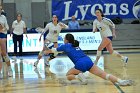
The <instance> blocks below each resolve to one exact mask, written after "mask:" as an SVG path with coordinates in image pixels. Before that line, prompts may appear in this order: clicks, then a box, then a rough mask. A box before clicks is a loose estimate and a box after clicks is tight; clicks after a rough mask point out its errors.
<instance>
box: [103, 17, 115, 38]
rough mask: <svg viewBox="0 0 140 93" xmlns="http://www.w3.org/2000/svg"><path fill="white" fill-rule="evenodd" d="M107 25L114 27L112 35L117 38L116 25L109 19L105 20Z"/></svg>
mask: <svg viewBox="0 0 140 93" xmlns="http://www.w3.org/2000/svg"><path fill="white" fill-rule="evenodd" d="M105 23H106V24H107V25H109V26H111V27H112V35H113V37H114V38H116V31H115V24H114V23H113V22H112V21H111V20H110V19H108V18H105Z"/></svg>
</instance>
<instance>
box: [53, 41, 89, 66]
mask: <svg viewBox="0 0 140 93" xmlns="http://www.w3.org/2000/svg"><path fill="white" fill-rule="evenodd" d="M56 50H57V51H64V52H65V53H66V54H67V56H68V57H69V58H70V59H71V60H72V62H73V63H74V64H75V63H76V62H77V61H78V60H80V59H81V58H83V57H87V55H85V54H84V52H83V51H82V50H81V49H80V47H73V46H72V44H71V43H66V44H63V45H61V46H60V47H58V48H57V49H56Z"/></svg>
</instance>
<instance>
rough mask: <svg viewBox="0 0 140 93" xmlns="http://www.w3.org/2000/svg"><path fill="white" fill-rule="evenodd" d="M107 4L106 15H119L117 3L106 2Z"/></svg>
mask: <svg viewBox="0 0 140 93" xmlns="http://www.w3.org/2000/svg"><path fill="white" fill-rule="evenodd" d="M104 5H105V6H106V9H105V14H104V15H118V13H117V7H116V4H104ZM111 6H112V10H113V11H112V13H110V11H109V10H110V7H111Z"/></svg>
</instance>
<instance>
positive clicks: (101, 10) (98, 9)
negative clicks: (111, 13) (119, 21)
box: [96, 9, 105, 17]
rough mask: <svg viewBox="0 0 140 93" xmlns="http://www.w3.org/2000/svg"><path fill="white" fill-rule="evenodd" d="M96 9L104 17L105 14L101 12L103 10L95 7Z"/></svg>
mask: <svg viewBox="0 0 140 93" xmlns="http://www.w3.org/2000/svg"><path fill="white" fill-rule="evenodd" d="M97 10H98V11H100V13H101V16H102V17H105V15H104V13H103V11H102V10H101V9H96V11H97Z"/></svg>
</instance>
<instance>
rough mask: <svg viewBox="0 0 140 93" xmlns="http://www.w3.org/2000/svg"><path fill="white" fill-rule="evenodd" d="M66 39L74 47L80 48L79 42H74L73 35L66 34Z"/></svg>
mask: <svg viewBox="0 0 140 93" xmlns="http://www.w3.org/2000/svg"><path fill="white" fill-rule="evenodd" d="M65 38H66V40H68V42H69V43H71V44H72V46H73V47H78V46H79V41H77V40H74V36H73V35H72V34H66V36H65Z"/></svg>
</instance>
